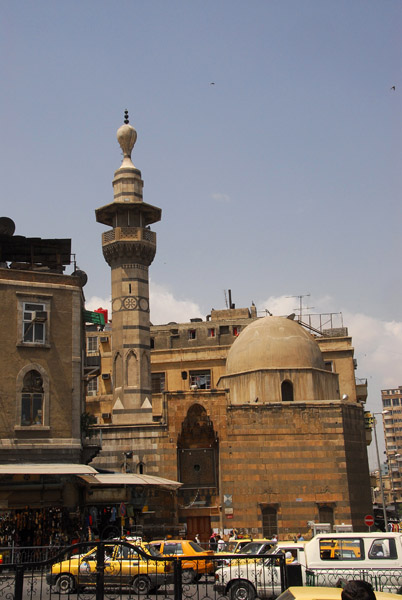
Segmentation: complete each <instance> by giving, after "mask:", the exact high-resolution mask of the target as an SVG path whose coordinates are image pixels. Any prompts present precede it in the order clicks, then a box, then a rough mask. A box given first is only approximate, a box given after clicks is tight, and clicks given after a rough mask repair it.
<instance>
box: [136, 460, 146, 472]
mask: <svg viewBox="0 0 402 600" xmlns="http://www.w3.org/2000/svg"><path fill="white" fill-rule="evenodd" d="M137 473H138V475H144V473H145V465H144V463H143V462H139V463H138V465H137Z"/></svg>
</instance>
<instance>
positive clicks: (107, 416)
mask: <svg viewBox="0 0 402 600" xmlns="http://www.w3.org/2000/svg"><path fill="white" fill-rule="evenodd" d="M111 416H112V415H111V413H102V419H110V418H111Z"/></svg>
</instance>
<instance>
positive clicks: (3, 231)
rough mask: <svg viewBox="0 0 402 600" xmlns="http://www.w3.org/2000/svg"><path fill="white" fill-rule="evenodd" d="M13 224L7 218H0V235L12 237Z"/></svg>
mask: <svg viewBox="0 0 402 600" xmlns="http://www.w3.org/2000/svg"><path fill="white" fill-rule="evenodd" d="M14 231H15V223H14V221H13V220H12V219H10V218H9V217H0V235H9V236H12V235H14Z"/></svg>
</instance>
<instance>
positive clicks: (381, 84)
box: [0, 0, 402, 410]
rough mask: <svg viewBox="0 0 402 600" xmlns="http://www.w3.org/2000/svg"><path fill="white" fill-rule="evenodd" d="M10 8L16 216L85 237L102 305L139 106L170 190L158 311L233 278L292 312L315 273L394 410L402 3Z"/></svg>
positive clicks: (10, 174) (161, 194) (317, 289)
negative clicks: (103, 217) (109, 239)
mask: <svg viewBox="0 0 402 600" xmlns="http://www.w3.org/2000/svg"><path fill="white" fill-rule="evenodd" d="M0 10H1V17H2V18H1V35H0V52H1V57H2V58H1V81H2V94H1V96H0V106H1V111H0V114H1V131H2V136H1V137H2V143H1V156H0V169H1V182H2V216H8V217H11V218H12V219H14V221H15V222H16V225H17V230H16V233H17V234H20V235H27V236H41V237H71V238H72V242H73V251H74V252H75V253H76V256H77V261H78V264H79V266H80V268H82V269H83V270H85V271H86V272H87V274H88V278H89V281H88V284H87V286H86V288H85V294H86V298H87V301H88V305H89V306H90V305H93V307H94V305H96V304H97V303H99V302H102V303H104V302H107V300H108V298H109V295H110V272H109V268H108V266H107V265H106V263H105V261H104V260H103V257H102V252H101V242H100V237H101V233H102V231H103V230H104V227H103V226H102V225H99V224H97V223H96V221H95V215H94V210H95V208H97V207H99V206H102V205H104V204H107V203H108V202H110V201H111V200H112V198H113V195H112V186H111V182H112V179H113V173H114V171H115V169H117V168H118V167H119V166H120V161H121V156H120V148H119V147H118V144H117V141H116V137H115V133H116V130H117V128H118V127H119V126H120V125H121V124H122V120H123V112H124V109H126V108H127V109H128V110H129V113H130V122H131V124H132V125H133V126H134V127H135V128H136V129H137V132H138V141H137V144H136V146H135V148H134V152H133V162H134V164H135V165H136V166H137V167H138V168H139V169H140V170H141V171H142V175H143V179H144V181H145V188H144V200H145V201H146V202H148V203H150V204H154V205H156V206H159V207H161V208H162V221H161V223H159V224H156V225H155V226H154V230H155V231H156V232H157V236H158V251H157V256H156V258H155V261H154V263H153V265H152V266H151V270H150V274H151V281H152V297H151V301H152V306H153V307H154V308H153V309H152V306H151V319H152V321H153V322H155V323H157V322H163V321H170V320H181V321H184V320H187V319H188V318H190V317H192V316H199V315H200V316H204V317H205V315H206V314H208V313H209V311H210V309H211V308H212V307H214V308H223V307H224V306H225V299H224V292H223V290H225V289H226V290H227V289H229V288H230V289H232V295H233V300H234V301H235V302H236V305H237V306H250V304H251V301H254V302H255V303H256V305H257V308H258V309H259V310H261V311H263V310H264V309H265V308H268V309H270V310H271V312H272V311H273V310H276V311H278V313H279V314H282V312H286V311H287V310H288V309H289V308H290V309H292V308H294V306H296V305H297V300H296V304H295V305H294V303H295V300H294V299H293V300H289V299H288V298H286V296H291V295H299V294H307V293H310V294H311V296H310V297H308V298H306V302H307V301H308V305H309V306H314V309H313V310H312V312H317V313H318V312H340V311H342V313H343V318H344V324H345V325H346V326H348V327H349V331H350V333H351V334H352V335H353V339H354V345H355V348H356V356H357V358H358V361H359V369H358V373H357V375H358V376H361V377H368V378H369V383H371V385H370V399H369V403H368V406H369V408H370V407H373V408H376V409H377V410H379V409H380V401H379V390H380V389H381V388H382V387H394V386H397V385H399V384H401V385H402V373H401V366H400V363H401V358H402V303H401V292H402V282H401V276H400V251H399V247H400V237H401V236H400V235H399V233H400V231H399V230H400V223H401V202H400V192H401V178H402V169H401V157H402V144H401V125H402V123H401V114H402V111H401V97H402V96H401V94H402V71H401V41H400V40H401V33H402V32H401V28H402V3H401V2H400V1H399V0H379V1H370V0H365V1H359V0H353V1H350V0H347V1H343V0H337V1H336V2H335V1H327V0H278V1H270V0H265V1H262V0H251V1H248V2H246V1H239V0H231V1H228V0H220V1H219V0H214V1H212V0H203V2H201V1H196V0H194V1H190V0H188V1H184V0H181V1H178V0H163V1H159V0H149V1H147V2H145V1H142V2H140V1H136V0H132V1H117V2H111V1H105V0H97V1H96V2H95V1H90V0H87V1H85V2H83V1H82V0H81V1H80V2H78V1H74V0H70V1H69V2H54V1H42V0H37V1H36V2H28V1H26V2H25V1H18V0H17V1H15V2H4V3H2V6H1V9H0ZM212 83H213V84H214V85H211V84H212ZM392 86H395V90H392V89H391V87H392ZM293 305H294V306H293Z"/></svg>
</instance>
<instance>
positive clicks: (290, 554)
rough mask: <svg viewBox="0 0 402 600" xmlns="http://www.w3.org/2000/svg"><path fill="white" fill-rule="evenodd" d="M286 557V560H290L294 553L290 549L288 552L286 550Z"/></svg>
mask: <svg viewBox="0 0 402 600" xmlns="http://www.w3.org/2000/svg"><path fill="white" fill-rule="evenodd" d="M285 559H286V562H289V561H290V560H292V559H293V555H292V553H291V552H290V551H289V550H288V551H287V552H285Z"/></svg>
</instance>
